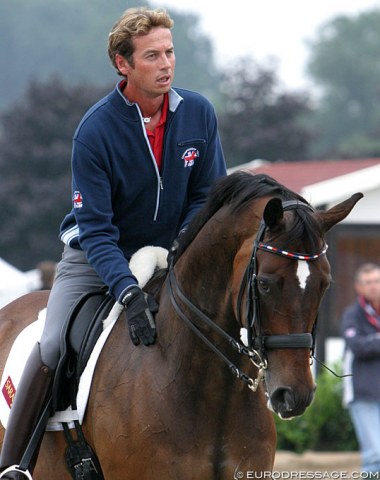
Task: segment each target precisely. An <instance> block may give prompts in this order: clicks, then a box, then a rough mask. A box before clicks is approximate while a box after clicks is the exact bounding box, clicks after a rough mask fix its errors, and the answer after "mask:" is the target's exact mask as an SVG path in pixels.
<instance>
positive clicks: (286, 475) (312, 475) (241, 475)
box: [234, 470, 380, 480]
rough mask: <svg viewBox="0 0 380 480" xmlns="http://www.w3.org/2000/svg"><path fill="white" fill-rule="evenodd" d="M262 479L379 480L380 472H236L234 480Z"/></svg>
mask: <svg viewBox="0 0 380 480" xmlns="http://www.w3.org/2000/svg"><path fill="white" fill-rule="evenodd" d="M250 478H251V479H256V480H257V479H261V480H266V479H268V480H277V479H279V480H293V479H294V480H296V479H297V480H298V479H301V480H302V479H314V480H324V479H326V480H329V479H333V480H340V479H353V480H355V479H357V480H362V479H363V480H366V479H368V480H373V479H379V480H380V474H379V473H378V472H348V471H332V472H323V471H316V472H309V471H306V470H301V471H292V472H252V471H247V472H241V471H239V472H236V473H235V475H234V480H241V479H250Z"/></svg>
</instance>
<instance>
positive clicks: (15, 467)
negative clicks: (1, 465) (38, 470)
mask: <svg viewBox="0 0 380 480" xmlns="http://www.w3.org/2000/svg"><path fill="white" fill-rule="evenodd" d="M11 472H18V473H21V474H22V475H24V476H25V477H26V478H27V479H28V480H33V478H32V475H31V474H30V473H29V470H20V468H19V466H18V465H12V466H11V467H8V468H6V469H5V470H3V471H2V472H1V473H0V478H3V477H4V475H5V474H6V473H11Z"/></svg>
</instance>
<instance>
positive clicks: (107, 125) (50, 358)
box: [0, 8, 226, 479]
mask: <svg viewBox="0 0 380 480" xmlns="http://www.w3.org/2000/svg"><path fill="white" fill-rule="evenodd" d="M172 26H173V22H172V20H171V18H170V17H169V16H168V15H167V13H166V12H165V11H164V10H160V9H157V10H148V9H146V8H137V9H129V10H127V11H126V12H125V13H124V14H123V15H122V17H121V18H120V19H119V21H118V22H117V23H116V24H115V25H114V27H113V29H112V31H111V33H110V35H109V43H108V53H109V56H110V59H111V61H112V63H113V65H114V66H115V68H116V70H117V71H118V73H119V74H120V75H121V76H122V77H124V78H123V80H121V81H120V82H119V83H118V85H117V86H116V88H115V89H114V91H113V92H111V93H110V94H109V95H108V96H106V97H105V98H103V99H102V100H100V101H99V102H98V103H97V104H96V105H94V106H93V107H92V108H91V109H90V110H89V111H88V112H87V114H86V115H85V116H84V118H83V119H82V121H81V122H80V124H79V126H78V128H77V131H76V133H75V135H74V140H73V154H72V174H73V181H72V210H71V212H70V213H69V214H68V215H67V216H66V217H65V219H64V221H63V223H62V226H61V235H60V236H61V239H62V241H63V242H64V244H65V247H64V252H63V257H62V260H61V262H60V263H59V265H58V268H57V276H56V279H55V282H54V285H53V288H52V291H51V294H50V298H49V302H48V309H47V319H46V324H45V329H44V332H43V334H42V337H41V341H40V344H37V345H36V347H35V349H34V351H33V352H32V354H31V356H30V358H29V360H28V364H27V367H26V370H25V374H24V375H23V377H22V380H21V381H20V384H19V386H18V389H17V392H16V397H15V401H14V404H13V406H12V409H11V415H10V419H9V422H8V428H7V432H6V436H5V439H4V443H3V447H2V452H1V459H0V470H4V469H6V470H7V472H3V475H2V476H1V475H0V477H1V478H7V479H11V478H12V479H15V478H16V479H21V478H25V476H26V475H24V474H23V473H20V472H18V471H17V465H19V462H20V459H21V457H22V454H23V452H24V450H25V448H26V445H27V443H28V440H29V438H30V436H31V433H32V431H33V427H34V425H35V424H36V421H37V419H38V418H39V416H40V413H41V410H42V408H43V406H44V404H45V403H46V399H47V398H48V395H49V392H50V389H51V382H52V377H53V373H54V370H55V368H56V366H57V362H58V360H59V354H60V352H59V337H60V331H61V329H62V325H63V324H64V322H65V319H66V317H67V314H68V312H69V310H70V308H71V306H72V305H73V304H74V303H75V301H76V300H77V299H78V297H79V296H81V295H82V294H83V293H85V292H88V291H91V290H94V289H97V288H99V287H102V286H104V285H106V286H107V287H108V289H109V291H110V293H111V295H113V296H114V297H115V299H116V300H117V301H118V302H120V303H121V304H122V305H124V306H125V307H126V317H127V322H128V327H129V331H130V336H131V339H132V341H133V343H134V344H135V345H138V344H139V343H140V342H143V343H144V345H147V346H148V345H151V344H153V343H154V341H155V335H156V330H155V324H154V319H153V315H152V314H153V313H154V311H155V310H156V307H155V306H154V305H153V302H152V301H151V300H152V299H149V301H148V299H147V298H146V297H145V296H144V294H143V292H142V291H141V289H140V288H139V286H138V285H137V280H136V278H135V277H134V275H133V273H132V272H131V270H130V268H129V264H128V260H129V259H130V257H131V255H132V254H133V253H134V252H135V251H136V250H138V249H139V248H141V247H143V246H146V245H156V246H161V247H165V248H169V247H170V245H171V244H172V243H173V241H174V240H175V238H176V236H177V235H178V234H179V233H180V232H181V231H183V230H184V229H185V228H186V226H187V224H188V223H189V222H190V220H191V219H192V218H193V217H194V215H195V214H196V213H197V212H198V211H199V209H200V208H201V206H202V205H203V203H204V202H205V199H206V196H207V193H208V191H209V189H210V186H211V185H212V183H213V182H214V181H215V180H216V179H217V178H219V177H221V176H224V175H226V168H225V162H224V157H223V152H222V148H221V144H220V140H219V134H218V129H217V121H216V117H215V112H214V109H213V107H212V106H211V104H210V103H209V102H208V101H207V100H206V99H205V98H204V97H202V96H201V95H199V94H197V93H194V92H190V91H187V90H183V89H177V88H172V82H173V77H174V68H175V55H174V47H173V41H172V35H171V28H172ZM31 391H33V398H34V401H33V405H31V404H30V395H29V394H30V392H31ZM36 455H37V454H36ZM36 455H35V458H34V459H33V460H32V462H31V464H30V467H29V471H30V472H31V471H33V468H34V464H35V461H36ZM9 466H15V467H11V468H10V469H9V468H7V467H9Z"/></svg>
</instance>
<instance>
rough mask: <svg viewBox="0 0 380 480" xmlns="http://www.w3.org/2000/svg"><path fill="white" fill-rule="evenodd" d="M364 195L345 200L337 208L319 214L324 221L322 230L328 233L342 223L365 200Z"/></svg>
mask: <svg viewBox="0 0 380 480" xmlns="http://www.w3.org/2000/svg"><path fill="white" fill-rule="evenodd" d="M363 196H364V195H363V194H362V193H355V194H354V195H352V197H350V198H348V199H347V200H344V202H341V203H338V205H335V207H332V208H330V209H329V210H326V211H324V212H318V214H319V217H320V219H321V220H322V228H323V230H324V231H325V232H328V231H329V230H330V229H331V228H332V227H333V226H334V225H336V224H337V223H339V222H341V221H342V220H343V219H344V218H346V217H347V215H348V214H349V213H350V212H351V210H352V209H353V208H354V206H355V205H356V203H357V202H358V201H359V200H360V199H361V198H363Z"/></svg>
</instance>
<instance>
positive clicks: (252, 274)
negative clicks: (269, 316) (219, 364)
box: [169, 201, 327, 392]
mask: <svg viewBox="0 0 380 480" xmlns="http://www.w3.org/2000/svg"><path fill="white" fill-rule="evenodd" d="M282 207H283V210H289V209H295V208H298V207H301V208H306V209H308V210H311V211H314V210H313V208H312V207H311V206H310V205H308V204H306V203H303V202H299V201H288V202H283V203H282ZM266 228H267V226H266V224H265V222H264V220H262V221H261V224H260V228H259V231H258V233H257V236H256V239H255V241H254V245H253V250H252V254H251V257H250V261H249V264H248V266H247V269H246V273H245V275H244V277H243V281H242V284H241V286H240V291H239V295H238V312H240V311H241V304H242V298H243V293H244V291H245V290H247V302H246V325H247V337H248V346H245V345H244V344H243V343H241V342H239V341H237V340H236V339H234V338H233V337H231V336H230V335H229V334H228V333H227V332H225V331H224V330H223V329H222V328H221V327H219V325H217V324H216V323H215V322H214V321H213V320H212V319H211V318H210V317H208V316H207V315H206V314H205V313H204V312H202V311H201V310H200V309H199V308H198V307H197V306H196V305H194V304H193V303H192V302H191V301H190V300H189V299H188V298H187V297H186V295H185V294H184V293H183V292H182V290H181V289H180V287H179V285H178V282H177V279H176V277H175V274H174V269H173V266H171V267H170V269H169V291H170V300H171V303H172V305H173V307H174V309H175V311H176V313H177V314H178V316H179V317H180V318H181V319H182V320H183V321H184V322H185V323H186V325H187V326H188V327H189V328H190V329H191V330H192V331H193V332H194V333H195V334H196V335H197V336H198V337H199V338H200V339H201V340H202V341H203V342H204V343H205V344H206V345H208V346H209V348H210V349H211V350H212V351H213V352H214V353H216V354H217V355H218V356H219V357H220V358H221V359H222V360H223V361H224V362H225V363H226V364H227V365H228V367H229V369H230V371H231V372H232V373H233V375H234V376H235V377H237V378H239V379H240V380H242V381H243V382H245V383H246V384H247V386H248V388H250V389H251V390H252V391H254V392H255V391H256V390H257V388H258V386H259V384H260V381H261V380H262V379H263V377H264V373H265V370H266V369H267V366H268V365H267V360H266V355H265V351H266V350H273V349H284V348H307V349H310V351H311V354H312V353H313V350H314V343H315V342H314V337H315V324H314V327H313V333H290V334H286V335H255V333H256V330H258V329H260V325H261V318H260V312H259V291H258V285H257V258H256V255H257V251H258V250H263V251H267V252H269V253H273V254H276V255H282V256H285V257H288V258H289V259H299V260H303V261H313V260H316V259H317V258H319V257H320V256H322V255H324V254H325V253H326V251H327V245H324V247H323V249H322V250H321V251H320V252H319V253H317V254H313V255H309V254H304V253H302V254H301V253H297V252H288V251H285V250H281V249H279V248H276V247H272V246H271V245H268V244H265V243H263V239H264V235H265V231H266ZM176 297H177V298H178V299H179V300H180V301H181V302H182V303H183V304H184V305H185V306H186V307H187V308H188V309H189V310H190V311H191V312H192V313H193V314H194V315H195V316H196V318H197V319H198V320H200V321H201V322H203V323H204V324H205V325H207V326H208V327H210V328H211V329H212V330H214V331H215V332H217V333H218V334H219V335H221V336H222V337H223V338H224V339H225V340H226V341H227V342H228V343H229V345H230V346H231V347H232V348H233V349H234V350H236V351H237V352H238V353H239V354H242V355H245V356H247V357H248V358H249V359H250V361H251V362H252V363H253V364H254V365H255V366H256V367H257V368H258V375H257V378H256V379H252V378H251V377H249V376H248V375H247V374H245V373H244V372H242V371H241V370H240V369H239V368H238V367H237V366H236V365H235V364H234V363H233V362H231V360H229V359H228V358H227V357H226V356H225V355H224V353H222V352H221V351H220V350H219V349H218V348H217V347H216V346H215V345H214V344H213V343H212V342H211V341H210V340H209V339H208V338H207V337H206V336H205V335H204V334H203V333H202V331H201V330H200V328H199V327H198V326H197V325H196V324H195V323H194V321H193V320H192V319H191V318H189V317H188V316H187V315H186V314H185V313H184V312H183V310H182V309H181V307H180V306H179V304H178V302H177V300H176Z"/></svg>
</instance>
